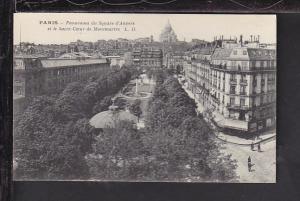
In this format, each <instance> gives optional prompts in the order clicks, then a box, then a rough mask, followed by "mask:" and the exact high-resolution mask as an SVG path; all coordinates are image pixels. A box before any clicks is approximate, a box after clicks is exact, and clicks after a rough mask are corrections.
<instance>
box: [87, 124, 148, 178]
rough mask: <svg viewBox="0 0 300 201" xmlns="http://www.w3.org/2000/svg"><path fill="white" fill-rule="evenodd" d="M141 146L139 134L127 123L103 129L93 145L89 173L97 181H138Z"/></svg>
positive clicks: (89, 160)
mask: <svg viewBox="0 0 300 201" xmlns="http://www.w3.org/2000/svg"><path fill="white" fill-rule="evenodd" d="M142 146H143V144H142V141H141V137H140V133H139V132H138V131H137V130H136V128H134V127H133V124H132V123H131V122H128V121H117V122H116V124H115V126H114V128H108V129H105V130H104V131H103V132H101V133H100V134H99V136H98V137H97V138H96V142H95V143H94V146H93V147H94V154H93V155H94V156H98V157H89V158H88V164H89V167H90V171H91V172H92V174H93V175H94V176H96V177H97V178H99V179H110V180H112V179H118V180H120V179H138V178H139V174H140V173H139V171H138V170H139V168H138V166H139V164H140V162H139V161H140V160H141V157H142V156H141V151H142V150H143V148H142Z"/></svg>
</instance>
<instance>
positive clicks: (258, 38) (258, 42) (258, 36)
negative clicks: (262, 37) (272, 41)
mask: <svg viewBox="0 0 300 201" xmlns="http://www.w3.org/2000/svg"><path fill="white" fill-rule="evenodd" d="M257 42H258V43H259V35H257Z"/></svg>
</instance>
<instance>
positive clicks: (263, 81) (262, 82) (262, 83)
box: [261, 78, 265, 86]
mask: <svg viewBox="0 0 300 201" xmlns="http://www.w3.org/2000/svg"><path fill="white" fill-rule="evenodd" d="M264 85H265V79H264V78H262V79H261V86H264Z"/></svg>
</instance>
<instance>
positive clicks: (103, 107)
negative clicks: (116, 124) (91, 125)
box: [93, 96, 112, 114]
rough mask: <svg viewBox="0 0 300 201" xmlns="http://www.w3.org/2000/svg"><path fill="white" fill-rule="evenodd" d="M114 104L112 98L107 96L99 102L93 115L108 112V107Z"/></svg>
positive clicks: (94, 108)
mask: <svg viewBox="0 0 300 201" xmlns="http://www.w3.org/2000/svg"><path fill="white" fill-rule="evenodd" d="M111 104H112V100H111V96H105V97H104V98H103V99H101V100H99V101H98V102H97V103H96V104H95V106H94V107H93V114H97V113H99V112H102V111H105V110H108V107H109V106H110V105H111Z"/></svg>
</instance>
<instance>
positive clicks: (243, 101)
mask: <svg viewBox="0 0 300 201" xmlns="http://www.w3.org/2000/svg"><path fill="white" fill-rule="evenodd" d="M240 105H241V106H245V99H244V98H241V99H240Z"/></svg>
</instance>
